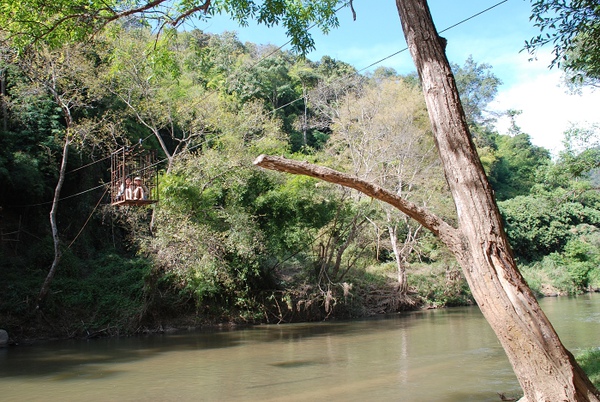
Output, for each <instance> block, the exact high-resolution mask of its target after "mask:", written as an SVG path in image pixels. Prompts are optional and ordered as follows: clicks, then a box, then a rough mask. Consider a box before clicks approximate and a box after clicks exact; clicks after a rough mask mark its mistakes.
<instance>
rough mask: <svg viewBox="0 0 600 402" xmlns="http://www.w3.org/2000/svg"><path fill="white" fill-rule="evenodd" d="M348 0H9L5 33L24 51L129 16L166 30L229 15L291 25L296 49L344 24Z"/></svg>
mask: <svg viewBox="0 0 600 402" xmlns="http://www.w3.org/2000/svg"><path fill="white" fill-rule="evenodd" d="M346 3H347V2H346V1H343V0H262V1H253V0H150V1H135V0H124V1H123V0H3V1H2V2H1V3H0V38H2V39H3V40H4V41H7V40H8V41H10V45H11V46H12V47H14V48H16V49H18V50H23V49H25V48H27V47H29V46H32V45H34V44H36V43H45V44H47V45H50V46H59V45H61V44H64V43H69V42H73V41H85V40H89V39H91V38H93V36H94V35H95V34H97V33H98V32H100V31H101V30H102V29H104V28H105V27H106V26H107V25H108V24H110V23H112V22H114V21H118V20H126V19H134V20H137V21H143V22H145V23H148V24H150V25H151V26H153V27H156V29H157V31H161V30H162V29H164V28H166V27H179V26H181V25H182V24H183V23H184V22H185V21H187V20H189V19H193V18H196V19H197V18H200V19H209V18H210V17H211V16H213V15H216V14H226V15H229V16H230V17H231V18H232V19H233V20H234V21H237V22H238V23H239V24H240V25H241V26H246V25H248V23H249V22H250V21H252V20H254V21H256V22H258V23H259V24H263V25H266V26H268V27H271V26H274V25H280V26H282V27H283V28H285V30H286V32H287V35H288V37H289V38H290V42H291V45H292V48H293V50H294V51H296V52H299V53H306V52H308V51H310V50H312V49H314V41H313V39H312V37H311V35H310V28H311V27H313V26H316V27H318V28H319V29H321V31H323V32H325V33H326V32H328V31H329V29H330V28H335V27H337V25H338V20H337V17H336V11H337V8H339V7H340V6H343V5H345V4H346Z"/></svg>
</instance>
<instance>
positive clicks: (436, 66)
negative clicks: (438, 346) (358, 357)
mask: <svg viewBox="0 0 600 402" xmlns="http://www.w3.org/2000/svg"><path fill="white" fill-rule="evenodd" d="M396 5H397V7H398V12H399V14H400V19H401V21H402V28H403V30H404V35H405V37H406V40H407V42H408V46H409V49H410V51H411V54H412V57H413V59H414V60H415V64H416V66H417V71H418V73H419V76H420V77H421V81H422V84H423V91H424V94H425V99H426V103H427V108H428V111H429V115H430V120H431V124H432V128H433V132H434V136H435V139H436V145H437V147H438V150H439V153H440V157H441V160H442V164H443V167H444V172H445V175H446V180H447V181H448V184H449V186H450V190H451V192H452V195H453V198H454V202H455V205H456V209H457V213H458V222H459V228H458V229H455V228H453V227H451V226H450V225H448V224H447V223H446V222H444V221H443V220H441V219H440V218H439V217H437V216H435V215H433V214H431V213H430V212H429V211H427V210H425V209H424V208H420V207H418V206H416V205H414V204H413V203H411V202H409V201H407V200H404V199H402V198H400V197H399V196H398V195H397V194H394V193H391V192H389V191H387V190H385V189H383V188H381V187H379V186H377V185H375V184H373V183H369V182H365V181H363V180H361V179H359V178H357V177H353V176H350V175H346V174H343V173H340V172H336V171H334V170H332V169H328V168H324V167H319V166H315V165H311V164H308V163H306V162H297V161H289V160H286V159H283V158H278V157H271V156H265V155H261V156H260V157H258V158H257V159H256V161H255V162H254V163H255V164H256V165H258V166H261V167H265V168H268V169H274V170H279V171H284V172H289V173H293V174H304V175H309V176H312V177H316V178H320V179H323V180H326V181H329V182H332V183H338V184H341V185H343V186H347V187H351V188H354V189H357V190H359V191H362V192H363V193H365V194H367V195H369V196H371V197H374V198H377V199H379V200H382V201H384V202H387V203H389V204H391V205H392V206H395V207H396V208H398V209H399V210H401V211H402V212H404V213H405V214H407V215H408V216H410V217H411V218H413V219H415V220H417V222H419V223H420V224H421V225H423V226H424V227H426V228H427V229H429V230H431V231H432V232H433V233H434V234H435V235H437V236H438V237H439V238H440V239H441V240H442V241H443V242H444V244H446V245H447V246H448V248H449V249H450V250H451V251H452V252H453V253H454V255H455V256H456V258H457V260H458V262H459V263H460V264H461V267H462V268H463V271H464V274H465V277H466V279H467V281H468V283H469V286H470V288H471V291H472V293H473V296H474V297H475V300H476V301H477V303H478V305H479V307H480V309H481V311H482V313H483V314H484V316H485V317H486V319H487V321H488V322H489V324H490V326H491V327H492V329H493V330H494V332H495V333H496V335H497V336H498V339H499V340H500V342H501V343H502V346H503V347H504V350H505V352H506V354H507V356H508V358H509V360H510V362H511V364H512V366H513V369H514V370H515V374H516V375H517V378H518V380H519V383H520V384H521V387H522V388H523V392H524V393H525V398H526V400H528V401H529V402H533V401H547V402H554V401H596V402H598V401H600V394H599V393H598V391H597V390H596V388H595V387H594V386H593V385H592V383H591V382H590V381H589V379H588V378H587V376H586V375H585V373H584V372H583V371H582V370H581V368H580V367H579V365H578V364H577V362H576V361H575V359H574V357H573V356H572V355H571V353H569V351H567V350H566V348H565V347H564V346H563V344H562V343H561V341H560V339H559V338H558V335H557V334H556V331H555V330H554V328H553V327H552V325H551V324H550V322H549V321H548V319H547V317H546V315H545V314H544V312H543V311H542V310H541V308H540V306H539V304H538V303H537V300H536V299H535V297H534V295H533V293H532V292H531V290H530V289H529V287H528V286H527V284H526V283H525V280H524V279H523V277H522V276H521V274H520V272H519V271H518V269H517V267H516V264H515V261H514V258H513V255H512V251H511V249H510V246H509V244H508V241H507V238H506V235H505V232H504V228H503V225H502V220H501V218H500V213H499V211H498V208H497V205H496V203H495V200H494V196H493V193H492V189H491V187H490V185H489V182H488V180H487V177H486V176H485V172H484V170H483V167H482V165H481V162H480V160H479V157H478V155H477V152H476V150H475V146H474V145H473V142H472V140H471V137H470V134H469V130H468V127H467V123H466V119H465V115H464V111H463V109H462V105H461V103H460V99H459V96H458V90H457V88H456V83H455V82H454V77H453V75H452V72H451V70H450V65H449V63H448V60H447V59H446V55H445V53H444V43H443V42H445V41H443V40H441V38H440V37H439V36H438V34H437V31H436V30H435V26H434V24H433V21H432V19H431V15H430V12H429V8H428V6H427V1H426V0H396Z"/></svg>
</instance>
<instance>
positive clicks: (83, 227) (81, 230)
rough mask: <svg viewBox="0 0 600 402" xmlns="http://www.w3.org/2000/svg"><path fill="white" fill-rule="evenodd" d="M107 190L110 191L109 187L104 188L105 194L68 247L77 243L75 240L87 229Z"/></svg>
mask: <svg viewBox="0 0 600 402" xmlns="http://www.w3.org/2000/svg"><path fill="white" fill-rule="evenodd" d="M107 192H108V187H106V190H104V194H102V197H100V199H99V200H98V202H97V203H96V206H95V207H94V209H93V210H92V212H91V213H90V215H89V216H88V218H87V219H86V221H85V223H84V224H83V226H82V227H81V229H79V233H77V236H75V238H74V239H73V240H72V241H71V243H69V245H68V246H67V249H70V248H71V246H72V245H73V243H75V240H77V238H78V237H79V235H80V234H81V232H83V229H85V227H86V226H87V224H88V222H89V221H90V219H91V218H92V215H93V214H94V212H96V209H98V205H100V203H101V202H102V199H103V198H104V196H105V195H106V193H107Z"/></svg>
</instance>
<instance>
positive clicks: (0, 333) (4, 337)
mask: <svg viewBox="0 0 600 402" xmlns="http://www.w3.org/2000/svg"><path fill="white" fill-rule="evenodd" d="M7 346H8V332H6V331H5V330H3V329H0V348H5V347H7Z"/></svg>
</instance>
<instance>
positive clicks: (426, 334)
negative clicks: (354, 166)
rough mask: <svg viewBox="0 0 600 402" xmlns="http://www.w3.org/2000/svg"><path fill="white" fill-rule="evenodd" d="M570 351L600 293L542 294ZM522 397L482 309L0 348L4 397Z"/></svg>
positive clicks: (596, 313)
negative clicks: (583, 294)
mask: <svg viewBox="0 0 600 402" xmlns="http://www.w3.org/2000/svg"><path fill="white" fill-rule="evenodd" d="M541 304H542V308H543V309H544V311H546V313H547V314H548V316H549V318H550V320H551V321H552V323H553V325H554V326H555V327H556V330H557V332H558V333H559V335H560V336H561V338H562V339H563V342H565V345H567V347H569V348H571V349H572V350H576V349H580V348H588V347H595V346H599V345H600V295H591V296H585V297H579V298H572V299H569V298H556V299H544V300H543V301H542V302H541ZM497 392H502V393H505V394H506V395H507V396H515V397H516V396H519V392H520V391H519V386H518V383H517V381H516V378H515V377H514V374H513V372H512V369H511V367H510V365H509V363H508V361H507V359H506V356H505V355H504V352H503V350H502V348H501V346H500V344H499V342H498V341H497V339H496V337H495V336H494V334H493V332H492V331H491V329H490V328H489V326H488V324H487V322H486V321H485V320H484V319H483V317H482V315H481V313H480V312H479V310H478V309H477V308H476V307H474V308H456V309H447V310H439V311H438V310H429V311H419V312H413V313H406V314H402V315H398V316H392V317H380V318H374V319H369V320H361V321H352V322H328V323H313V324H294V325H279V326H278V325H265V326H258V327H254V328H248V329H244V330H236V331H212V332H182V333H178V334H171V335H163V336H151V337H136V338H125V339H98V340H93V341H70V342H52V343H46V344H40V345H33V346H27V347H13V348H9V349H4V350H2V351H0V395H1V399H2V400H3V401H23V400H31V401H37V400H44V401H52V400H61V401H64V400H77V401H79V400H83V399H85V400H88V401H107V400H119V401H142V400H144V401H146V400H156V401H171V400H172V401H175V400H177V401H188V400H194V401H197V400H201V401H230V400H233V401H280V400H283V399H285V400H286V401H308V400H311V401H332V400H334V401H337V400H344V401H363V400H378V401H386V400H393V401H398V400H400V401H434V400H435V401H461V402H462V401H497V400H499V398H498V395H497Z"/></svg>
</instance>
